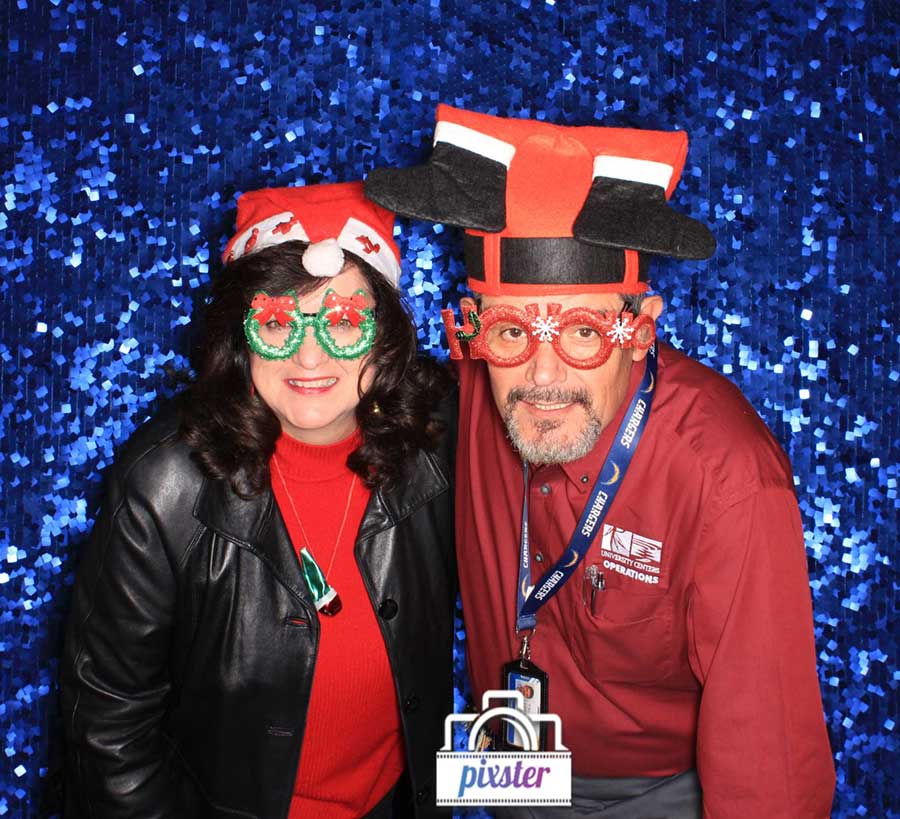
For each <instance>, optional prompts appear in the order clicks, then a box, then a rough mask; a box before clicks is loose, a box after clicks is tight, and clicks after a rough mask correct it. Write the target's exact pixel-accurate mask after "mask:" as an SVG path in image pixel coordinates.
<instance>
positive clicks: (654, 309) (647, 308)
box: [631, 296, 663, 361]
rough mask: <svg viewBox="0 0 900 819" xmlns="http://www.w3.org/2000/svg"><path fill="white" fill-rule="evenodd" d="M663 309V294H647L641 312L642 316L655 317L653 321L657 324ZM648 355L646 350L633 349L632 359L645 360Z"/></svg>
mask: <svg viewBox="0 0 900 819" xmlns="http://www.w3.org/2000/svg"><path fill="white" fill-rule="evenodd" d="M662 311H663V300H662V296H647V297H646V298H645V299H644V300H643V301H642V302H641V312H640V315H642V316H650V318H652V319H653V323H654V324H655V323H656V322H657V321H658V320H659V317H660V316H661V315H662ZM646 357H647V351H646V350H632V351H631V360H632V361H643V360H644V359H645V358H646Z"/></svg>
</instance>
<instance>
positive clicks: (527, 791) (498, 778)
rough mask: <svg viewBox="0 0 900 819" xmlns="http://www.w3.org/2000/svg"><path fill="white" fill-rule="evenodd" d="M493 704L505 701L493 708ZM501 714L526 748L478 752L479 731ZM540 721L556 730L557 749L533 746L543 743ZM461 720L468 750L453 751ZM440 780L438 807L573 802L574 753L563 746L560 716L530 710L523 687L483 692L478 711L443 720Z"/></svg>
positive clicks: (437, 795) (437, 786) (438, 772)
mask: <svg viewBox="0 0 900 819" xmlns="http://www.w3.org/2000/svg"><path fill="white" fill-rule="evenodd" d="M510 700H512V706H510V705H509V704H508V703H509V701H510ZM491 702H502V703H507V704H506V705H500V706H496V705H495V706H494V707H491ZM497 718H500V719H503V720H504V721H506V722H507V723H509V724H511V725H513V726H515V727H516V731H517V732H518V734H519V737H520V738H521V739H522V740H523V744H524V748H525V750H523V751H476V750H475V747H474V746H475V743H476V742H477V738H478V735H479V733H480V730H479V729H480V728H481V727H482V726H486V725H487V723H488V722H489V721H490V720H492V719H497ZM542 723H549V724H551V725H552V726H553V727H554V728H555V737H556V750H555V751H537V750H530V749H535V748H538V747H540V744H539V741H538V736H539V731H540V725H541V724H542ZM458 724H464V725H465V724H468V732H469V740H468V746H469V747H468V750H466V751H454V750H453V727H454V725H458ZM436 779H437V783H436V788H435V801H436V804H437V805H438V807H448V806H453V805H470V806H474V805H571V804H572V754H571V753H570V752H569V749H568V748H566V746H565V745H563V744H562V724H561V722H560V719H559V717H558V716H557V715H556V714H533V715H529V714H526V713H525V700H524V698H523V696H522V693H521V692H520V691H497V690H494V691H485V692H484V694H483V695H482V705H481V713H480V714H450V715H449V716H448V717H447V718H446V719H445V720H444V747H443V748H441V750H440V751H438V753H437V777H436Z"/></svg>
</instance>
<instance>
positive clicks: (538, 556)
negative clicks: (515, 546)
mask: <svg viewBox="0 0 900 819" xmlns="http://www.w3.org/2000/svg"><path fill="white" fill-rule="evenodd" d="M534 562H535V563H543V562H544V556H543V555H542V554H541V553H540V552H538V553H537V554H536V555H535V556H534Z"/></svg>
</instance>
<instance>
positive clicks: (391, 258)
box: [222, 182, 400, 287]
mask: <svg viewBox="0 0 900 819" xmlns="http://www.w3.org/2000/svg"><path fill="white" fill-rule="evenodd" d="M237 208H238V212H237V232H236V233H235V235H234V236H233V237H232V239H231V241H229V242H228V245H227V246H226V247H225V252H224V254H223V256H222V258H223V260H224V261H225V262H230V261H233V260H234V259H239V258H240V257H241V256H245V255H247V254H248V253H252V252H254V251H256V250H261V249H262V248H264V247H270V246H271V245H276V244H280V243H281V242H289V241H292V240H295V239H300V240H302V241H304V242H309V247H308V248H307V249H306V252H305V253H304V254H303V266H304V268H306V270H307V272H309V273H310V274H311V275H313V276H323V277H331V276H336V275H337V274H338V273H340V272H341V268H342V267H343V265H344V261H345V260H344V251H345V250H348V251H350V252H351V253H355V254H356V255H357V256H359V257H360V258H362V259H364V260H365V261H366V262H368V263H369V264H370V265H372V267H374V268H375V269H376V270H377V271H378V272H379V273H381V274H382V275H383V276H384V277H385V278H386V279H387V280H388V281H389V282H390V283H391V284H392V285H394V287H397V285H398V283H399V281H400V251H399V250H398V249H397V245H396V244H395V243H394V240H393V230H394V214H393V213H391V211H389V210H386V209H385V208H383V207H380V206H378V205H376V204H375V203H374V202H372V201H370V200H369V199H367V198H366V197H365V195H364V194H363V184H362V182H340V183H337V184H330V185H307V186H305V187H299V188H264V189H262V190H258V191H249V192H248V193H245V194H242V195H241V196H240V197H239V198H238V202H237Z"/></svg>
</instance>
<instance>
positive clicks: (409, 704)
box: [403, 694, 419, 714]
mask: <svg viewBox="0 0 900 819" xmlns="http://www.w3.org/2000/svg"><path fill="white" fill-rule="evenodd" d="M418 707H419V698H418V697H417V696H416V695H415V694H413V695H412V696H410V697H407V698H406V702H404V703H403V710H404V711H406V713H407V714H411V713H412V712H413V711H415V710H417V709H418Z"/></svg>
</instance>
